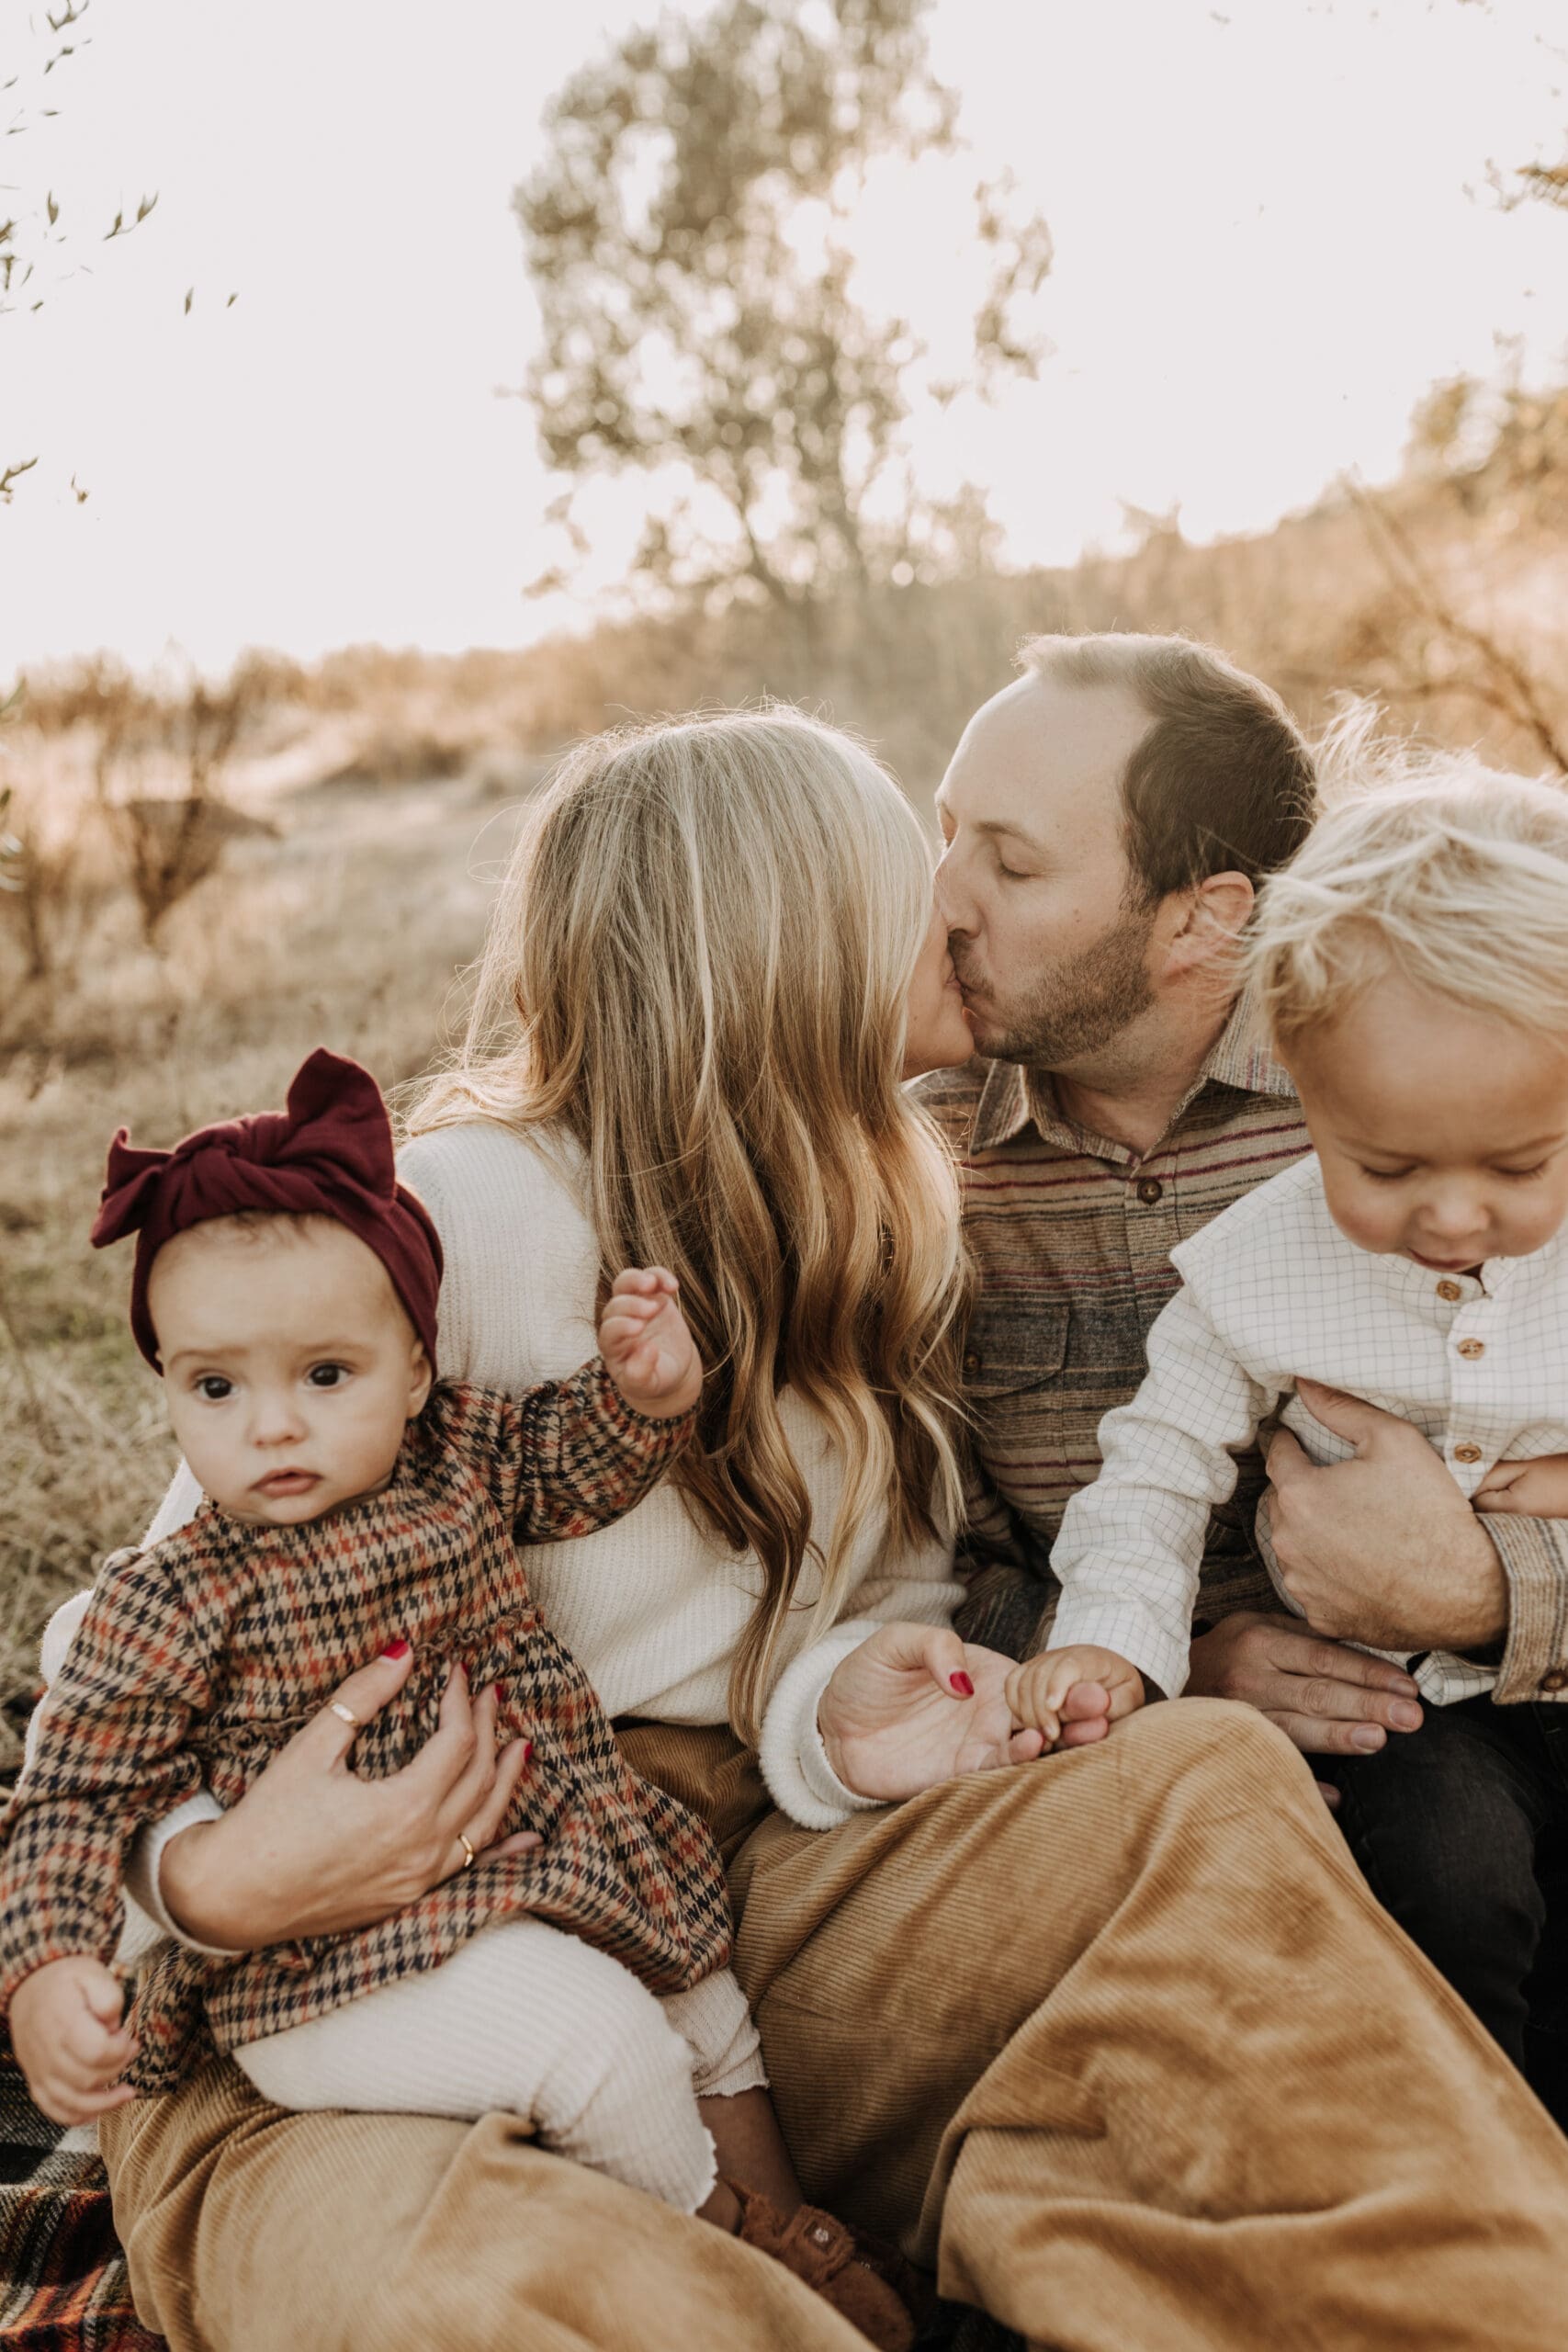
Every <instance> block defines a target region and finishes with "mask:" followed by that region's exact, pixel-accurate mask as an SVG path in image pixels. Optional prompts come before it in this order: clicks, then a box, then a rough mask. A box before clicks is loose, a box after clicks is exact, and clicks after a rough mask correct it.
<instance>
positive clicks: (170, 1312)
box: [147, 1217, 431, 1527]
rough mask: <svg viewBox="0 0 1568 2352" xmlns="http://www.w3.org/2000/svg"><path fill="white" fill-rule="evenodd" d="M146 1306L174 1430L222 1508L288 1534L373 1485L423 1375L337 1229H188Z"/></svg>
mask: <svg viewBox="0 0 1568 2352" xmlns="http://www.w3.org/2000/svg"><path fill="white" fill-rule="evenodd" d="M147 1304H148V1309H149V1312H150V1313H151V1315H152V1324H153V1328H154V1329H155V1330H156V1332H157V1334H158V1352H159V1356H160V1358H161V1360H162V1363H163V1366H164V1387H165V1389H166V1391H167V1395H168V1405H169V1419H170V1420H171V1422H172V1423H173V1425H174V1431H175V1437H176V1438H177V1439H178V1440H179V1442H180V1447H181V1450H182V1452H183V1453H184V1454H185V1457H186V1462H187V1463H188V1464H190V1467H191V1470H192V1472H193V1473H194V1475H195V1476H196V1477H197V1479H198V1480H199V1481H200V1484H201V1487H202V1488H203V1490H204V1492H205V1493H207V1494H209V1495H210V1496H211V1498H212V1499H213V1501H214V1502H215V1503H217V1504H218V1505H219V1507H220V1510H225V1511H227V1512H228V1513H229V1514H230V1516H231V1517H232V1518H234V1519H239V1520H246V1521H252V1522H254V1524H255V1525H257V1526H271V1527H294V1526H298V1525H299V1524H301V1523H302V1522H303V1521H307V1520H312V1519H320V1518H321V1517H322V1516H323V1514H324V1513H326V1512H327V1511H330V1510H335V1509H336V1508H337V1507H338V1506H339V1505H340V1504H342V1503H346V1502H352V1501H353V1500H354V1499H355V1497H357V1496H360V1495H368V1494H374V1493H375V1492H376V1490H377V1489H378V1487H384V1486H385V1485H386V1483H387V1480H388V1479H389V1477H390V1476H391V1472H392V1464H393V1463H394V1462H395V1461H396V1459H397V1454H398V1448H399V1447H400V1444H401V1443H402V1440H403V1430H404V1428H405V1425H406V1424H407V1422H408V1421H409V1420H410V1419H412V1417H413V1416H414V1415H415V1414H416V1413H418V1412H419V1411H420V1410H421V1408H423V1404H424V1401H425V1398H426V1397H428V1396H429V1394H430V1385H431V1372H430V1366H429V1363H428V1362H427V1361H426V1358H425V1353H424V1350H423V1346H422V1345H421V1343H420V1341H419V1340H418V1339H417V1338H416V1337H415V1336H414V1331H413V1328H412V1324H411V1323H410V1321H409V1319H408V1317H407V1315H406V1314H405V1313H404V1311H403V1308H402V1306H401V1303H400V1300H399V1298H398V1295H397V1293H396V1292H395V1291H394V1290H393V1288H392V1285H391V1283H390V1282H389V1279H388V1276H387V1272H386V1269H385V1267H384V1266H383V1265H382V1264H381V1261H380V1260H379V1259H378V1257H377V1256H376V1254H375V1252H374V1250H368V1249H367V1247H366V1245H365V1243H364V1242H363V1241H360V1240H358V1239H356V1238H355V1236H354V1235H353V1234H352V1233H350V1232H349V1231H348V1230H347V1228H346V1227H344V1226H341V1225H336V1224H333V1222H332V1221H331V1220H330V1219H327V1218H324V1217H310V1218H305V1219H301V1220H299V1221H284V1220H277V1221H269V1222H267V1223H265V1224H262V1225H254V1226H249V1227H247V1226H243V1225H241V1224H239V1223H237V1222H236V1221H235V1220H233V1219H231V1218H223V1217H219V1218H215V1219H213V1220H212V1222H211V1223H209V1224H206V1225H197V1226H193V1227H191V1228H190V1229H189V1231H188V1232H186V1233H181V1234H177V1235H176V1236H175V1238H174V1240H172V1241H169V1242H166V1243H165V1244H164V1248H163V1249H162V1250H159V1252H158V1255H157V1257H156V1258H155V1259H154V1261H153V1264H152V1280H151V1283H149V1286H148V1295H147Z"/></svg>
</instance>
